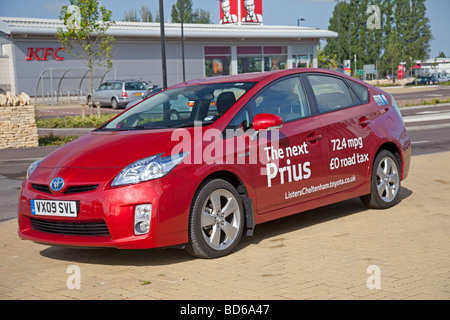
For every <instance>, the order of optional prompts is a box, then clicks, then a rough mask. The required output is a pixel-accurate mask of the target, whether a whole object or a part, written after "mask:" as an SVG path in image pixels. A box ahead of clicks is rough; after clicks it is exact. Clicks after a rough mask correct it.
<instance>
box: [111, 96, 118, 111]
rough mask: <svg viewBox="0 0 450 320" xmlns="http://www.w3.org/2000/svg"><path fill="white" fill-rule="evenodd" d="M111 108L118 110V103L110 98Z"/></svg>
mask: <svg viewBox="0 0 450 320" xmlns="http://www.w3.org/2000/svg"><path fill="white" fill-rule="evenodd" d="M111 107H112V108H113V109H119V102H118V101H117V99H116V98H112V99H111Z"/></svg>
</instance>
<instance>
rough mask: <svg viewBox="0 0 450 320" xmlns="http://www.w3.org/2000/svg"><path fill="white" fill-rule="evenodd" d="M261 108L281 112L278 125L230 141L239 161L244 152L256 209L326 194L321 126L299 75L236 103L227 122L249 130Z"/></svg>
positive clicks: (233, 127) (293, 202)
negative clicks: (237, 109) (234, 112)
mask: <svg viewBox="0 0 450 320" xmlns="http://www.w3.org/2000/svg"><path fill="white" fill-rule="evenodd" d="M261 113H270V114H275V115H278V116H280V117H281V118H282V119H283V125H282V127H281V128H280V129H278V130H271V131H265V132H264V131H261V132H259V133H258V137H257V139H256V140H255V138H253V140H252V139H244V140H241V142H239V141H236V142H235V145H237V146H238V147H237V161H238V163H239V161H242V157H247V159H248V162H246V163H245V165H248V163H250V165H248V167H249V170H250V171H252V172H253V176H254V190H255V193H256V209H257V212H258V213H259V214H263V213H268V212H270V211H273V210H277V209H280V208H283V207H287V206H290V205H294V204H298V203H300V202H304V201H308V200H312V199H315V198H318V197H321V196H324V195H326V190H325V189H324V188H323V185H324V184H325V183H326V175H327V171H326V170H324V169H326V168H324V167H325V165H326V163H325V157H324V152H323V151H324V150H323V147H322V145H323V143H322V141H321V137H322V129H321V126H320V121H319V119H318V118H317V117H316V116H313V114H312V113H311V109H310V107H309V104H308V100H307V97H306V94H305V90H304V88H303V85H302V82H301V81H300V79H299V77H298V76H293V77H289V78H287V79H286V78H284V79H282V80H280V81H277V82H275V83H273V84H271V85H269V86H268V87H267V88H266V89H264V90H263V91H261V92H260V93H259V94H258V95H256V96H255V97H254V98H252V99H251V100H250V101H249V102H248V103H247V104H246V106H244V107H243V109H241V111H240V112H239V113H238V114H237V115H236V117H235V118H234V119H233V120H232V121H231V123H230V128H232V129H237V131H239V130H243V131H245V133H244V136H245V135H250V136H252V135H254V130H253V129H252V128H251V127H252V124H251V119H253V118H254V116H255V115H257V114H261ZM249 122H250V123H249ZM245 128H249V129H248V130H245ZM238 138H239V137H238ZM241 139H242V137H241ZM242 141H246V143H242ZM239 147H240V149H239Z"/></svg>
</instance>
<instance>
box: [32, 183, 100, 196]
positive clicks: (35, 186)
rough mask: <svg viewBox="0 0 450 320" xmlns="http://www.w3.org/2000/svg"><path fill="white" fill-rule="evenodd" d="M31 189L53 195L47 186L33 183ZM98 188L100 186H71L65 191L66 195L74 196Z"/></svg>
mask: <svg viewBox="0 0 450 320" xmlns="http://www.w3.org/2000/svg"><path fill="white" fill-rule="evenodd" d="M31 187H32V188H33V189H34V190H36V191H40V192H44V193H48V194H52V191H51V190H50V187H49V186H48V185H46V184H35V183H32V184H31ZM97 187H98V184H93V185H84V186H70V187H68V188H67V190H66V191H64V194H73V193H80V192H87V191H92V190H95V189H97Z"/></svg>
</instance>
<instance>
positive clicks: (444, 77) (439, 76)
mask: <svg viewBox="0 0 450 320" xmlns="http://www.w3.org/2000/svg"><path fill="white" fill-rule="evenodd" d="M431 77H433V78H434V79H435V80H436V81H437V82H438V83H441V82H447V81H450V76H449V75H447V74H446V73H433V74H432V75H431Z"/></svg>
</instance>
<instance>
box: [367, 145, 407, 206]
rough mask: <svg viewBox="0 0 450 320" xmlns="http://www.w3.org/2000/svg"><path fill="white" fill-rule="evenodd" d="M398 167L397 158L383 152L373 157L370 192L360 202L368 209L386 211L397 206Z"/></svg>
mask: <svg viewBox="0 0 450 320" xmlns="http://www.w3.org/2000/svg"><path fill="white" fill-rule="evenodd" d="M400 168H401V167H400V165H399V161H398V160H397V158H396V157H395V156H394V155H393V154H392V153H391V152H389V151H387V150H383V151H381V152H380V153H378V155H377V156H376V157H375V161H374V163H373V168H372V178H371V192H370V194H368V195H365V196H362V197H361V200H362V202H363V203H364V205H365V206H366V207H367V208H369V209H386V208H389V207H392V206H394V205H395V204H397V202H398V200H399V195H400V180H401V176H400V172H401V170H400Z"/></svg>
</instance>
